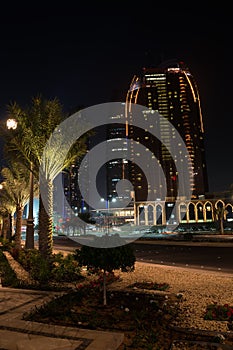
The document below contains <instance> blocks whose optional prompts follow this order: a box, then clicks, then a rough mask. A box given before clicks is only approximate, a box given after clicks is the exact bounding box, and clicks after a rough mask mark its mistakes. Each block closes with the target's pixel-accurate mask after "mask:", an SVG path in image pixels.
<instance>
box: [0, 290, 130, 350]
mask: <svg viewBox="0 0 233 350" xmlns="http://www.w3.org/2000/svg"><path fill="white" fill-rule="evenodd" d="M59 294H60V293H55V292H43V291H32V290H23V289H22V290H21V289H12V288H5V287H0V350H45V349H46V350H103V349H104V350H116V349H118V347H119V346H120V344H121V343H122V342H123V339H124V335H123V334H122V333H113V332H102V331H93V330H86V329H79V328H72V327H63V326H55V325H50V324H43V323H38V322H29V321H23V320H22V316H23V313H24V312H28V311H30V310H31V309H32V308H34V307H35V306H37V307H39V306H40V305H42V304H43V303H44V302H46V301H48V300H49V299H51V298H52V297H54V296H55V295H59Z"/></svg>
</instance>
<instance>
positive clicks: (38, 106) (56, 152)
mask: <svg viewBox="0 0 233 350" xmlns="http://www.w3.org/2000/svg"><path fill="white" fill-rule="evenodd" d="M8 114H9V115H10V116H11V117H12V118H14V119H16V120H17V122H18V127H17V130H15V131H14V133H9V132H7V131H6V132H5V133H4V140H5V151H6V153H5V154H6V155H7V156H8V157H10V158H12V157H14V158H17V159H18V160H19V161H21V162H22V163H23V164H24V165H25V166H26V167H27V168H28V169H29V170H30V171H32V172H33V175H34V176H35V178H36V179H37V180H40V188H43V194H44V196H43V199H42V196H41V191H40V194H39V220H38V221H39V250H40V252H41V254H42V255H43V256H44V257H46V258H49V257H50V256H51V255H52V252H53V238H52V235H53V180H54V178H55V177H56V176H57V175H58V174H59V173H60V172H61V171H62V170H63V169H64V168H67V167H68V166H69V165H70V164H71V163H72V162H74V161H75V160H76V159H77V158H78V157H79V156H80V155H82V154H83V153H84V152H85V151H86V142H85V141H86V136H85V135H84V136H83V137H82V138H80V139H79V140H77V142H76V143H75V144H74V145H70V150H69V152H68V154H66V158H65V161H64V162H63V159H64V158H63V154H62V152H63V151H64V145H63V143H64V140H63V138H62V135H61V134H60V133H59V130H57V137H55V138H53V139H52V141H51V142H52V145H50V147H47V149H46V150H47V151H48V152H47V153H46V152H44V150H45V146H46V145H47V144H48V142H49V140H50V136H51V134H53V133H54V131H55V129H56V127H57V126H58V125H59V124H60V123H61V122H62V121H64V120H65V119H66V118H67V117H68V116H67V115H65V114H64V112H63V108H62V105H61V103H60V102H59V100H58V99H57V98H55V99H52V100H47V99H44V98H42V97H41V96H38V97H35V98H33V99H32V101H31V105H30V106H28V107H26V108H25V109H24V108H22V107H20V106H19V105H18V104H17V103H12V104H11V105H9V106H8ZM75 127H77V125H76V126H75ZM68 141H69V140H68ZM41 164H43V166H41Z"/></svg>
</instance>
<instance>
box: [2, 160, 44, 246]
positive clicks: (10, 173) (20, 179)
mask: <svg viewBox="0 0 233 350" xmlns="http://www.w3.org/2000/svg"><path fill="white" fill-rule="evenodd" d="M1 175H2V177H3V179H4V182H3V183H2V185H3V195H4V196H5V198H6V199H8V200H9V201H10V202H11V203H12V204H13V205H14V206H15V208H16V228H15V237H14V240H15V247H16V248H17V249H20V248H21V232H22V216H23V209H24V207H25V205H26V203H27V201H28V199H29V191H30V189H29V170H28V169H27V168H25V166H24V165H23V164H21V163H18V162H11V164H10V166H9V167H8V168H7V167H6V168H3V169H2V171H1ZM37 188H38V186H37Z"/></svg>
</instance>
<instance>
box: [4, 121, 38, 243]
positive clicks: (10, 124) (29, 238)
mask: <svg viewBox="0 0 233 350" xmlns="http://www.w3.org/2000/svg"><path fill="white" fill-rule="evenodd" d="M17 126H18V123H17V120H16V119H14V118H8V119H7V121H6V127H7V129H8V130H16V129H17ZM32 170H33V169H32V163H30V175H29V176H30V178H29V186H30V194H29V203H28V218H27V226H26V242H25V247H26V248H27V249H33V248H34V218H33V200H34V190H33V187H34V177H33V172H32Z"/></svg>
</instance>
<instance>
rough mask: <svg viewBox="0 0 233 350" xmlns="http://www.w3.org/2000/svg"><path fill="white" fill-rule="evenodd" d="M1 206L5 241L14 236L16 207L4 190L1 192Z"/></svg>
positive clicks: (0, 211)
mask: <svg viewBox="0 0 233 350" xmlns="http://www.w3.org/2000/svg"><path fill="white" fill-rule="evenodd" d="M0 199H1V206H0V216H1V217H2V222H3V224H2V236H3V238H5V239H8V240H10V239H11V238H12V236H13V234H14V222H13V221H14V213H15V210H16V208H15V205H14V203H12V202H11V200H10V199H9V198H8V197H7V195H6V194H5V190H4V188H2V189H1V192H0Z"/></svg>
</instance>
